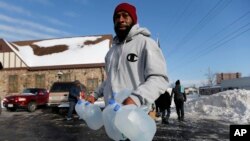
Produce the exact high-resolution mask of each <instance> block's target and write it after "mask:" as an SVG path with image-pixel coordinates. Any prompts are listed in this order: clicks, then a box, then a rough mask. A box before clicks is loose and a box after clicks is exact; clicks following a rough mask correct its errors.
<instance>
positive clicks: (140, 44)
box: [94, 3, 168, 108]
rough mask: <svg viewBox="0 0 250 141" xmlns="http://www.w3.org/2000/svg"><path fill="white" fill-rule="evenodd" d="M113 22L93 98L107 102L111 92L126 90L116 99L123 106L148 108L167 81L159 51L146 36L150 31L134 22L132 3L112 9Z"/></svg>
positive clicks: (161, 55)
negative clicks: (101, 76) (112, 33)
mask: <svg viewBox="0 0 250 141" xmlns="http://www.w3.org/2000/svg"><path fill="white" fill-rule="evenodd" d="M113 22H114V30H115V33H116V36H115V37H114V39H113V45H112V47H111V48H110V50H109V51H108V53H107V55H106V57H105V71H106V74H107V79H106V80H105V81H104V82H103V83H102V84H101V86H100V87H99V88H98V89H96V90H95V92H94V97H95V100H97V99H98V98H99V97H102V96H104V100H105V104H106V105H107V104H108V100H109V99H111V98H112V97H113V94H114V93H115V94H116V96H117V98H118V97H120V98H121V96H119V94H120V95H121V93H119V92H121V91H123V90H124V89H129V90H130V92H129V94H128V95H127V96H125V97H122V98H121V99H116V100H117V101H120V103H122V104H124V105H128V104H134V105H137V106H138V107H140V106H142V105H147V107H148V108H149V107H150V106H151V104H152V103H154V101H155V99H157V98H158V97H159V95H160V94H162V93H164V92H165V90H166V85H167V84H168V77H167V70H166V62H165V59H164V56H163V54H162V51H161V49H160V48H159V46H158V45H157V43H156V42H155V41H154V40H153V39H151V38H150V32H149V31H148V30H147V29H145V28H141V27H140V26H139V25H138V24H137V14H136V8H135V7H134V6H133V5H131V4H128V3H121V4H119V5H118V6H117V7H116V8H115V10H114V14H113ZM116 96H115V97H116Z"/></svg>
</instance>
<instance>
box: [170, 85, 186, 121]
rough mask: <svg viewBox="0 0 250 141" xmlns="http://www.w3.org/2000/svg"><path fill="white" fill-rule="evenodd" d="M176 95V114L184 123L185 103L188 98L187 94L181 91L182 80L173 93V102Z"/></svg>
mask: <svg viewBox="0 0 250 141" xmlns="http://www.w3.org/2000/svg"><path fill="white" fill-rule="evenodd" d="M173 95H174V103H175V107H176V113H177V116H178V120H179V121H184V102H186V100H187V97H186V94H185V92H182V91H181V83H180V80H177V81H176V82H175V87H174V88H173V89H172V92H171V100H172V97H173Z"/></svg>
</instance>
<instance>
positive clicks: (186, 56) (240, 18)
mask: <svg viewBox="0 0 250 141" xmlns="http://www.w3.org/2000/svg"><path fill="white" fill-rule="evenodd" d="M248 14H250V11H247V12H246V13H244V14H243V15H242V16H240V17H238V18H237V19H236V20H234V21H233V22H231V23H230V24H228V25H227V26H225V27H224V28H223V29H222V30H220V31H219V32H217V33H215V34H214V35H212V36H211V37H210V38H209V39H208V40H206V41H205V42H203V43H201V44H200V45H198V46H195V47H193V48H191V49H190V50H194V51H196V53H194V54H201V53H202V50H200V51H199V50H198V49H197V48H198V47H199V48H200V47H202V46H203V45H204V44H206V43H207V42H209V41H211V40H212V39H214V38H215V37H217V36H218V35H219V34H220V33H222V32H224V31H225V30H227V29H229V28H231V27H232V26H233V25H234V24H236V23H237V22H239V21H240V20H242V19H243V18H245V17H246V16H247V15H248ZM245 26H246V25H245ZM245 26H243V27H241V28H244V27H245ZM241 28H238V29H237V30H240V29H241ZM237 30H236V31H237ZM233 33H235V32H233ZM230 35H232V34H228V35H226V37H228V36H230ZM226 37H224V38H223V39H225V38H226ZM223 39H221V40H220V41H222V40H223ZM220 41H218V42H220ZM218 42H217V43H218ZM215 44H216V43H215ZM211 46H212V45H211ZM209 47H210V46H209ZM205 49H206V48H205ZM205 49H204V50H205ZM188 56H190V54H188V53H186V54H185V56H182V58H181V59H180V60H184V58H188ZM194 56H195V55H194ZM191 57H192V56H190V58H191ZM191 59H193V58H191ZM184 63H187V62H183V63H182V64H184Z"/></svg>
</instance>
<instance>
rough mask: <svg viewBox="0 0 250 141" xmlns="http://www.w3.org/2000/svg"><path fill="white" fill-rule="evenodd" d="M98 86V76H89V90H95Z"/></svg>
mask: <svg viewBox="0 0 250 141" xmlns="http://www.w3.org/2000/svg"><path fill="white" fill-rule="evenodd" d="M97 86H98V79H97V78H88V79H87V89H88V91H94V90H95V89H96V87H97Z"/></svg>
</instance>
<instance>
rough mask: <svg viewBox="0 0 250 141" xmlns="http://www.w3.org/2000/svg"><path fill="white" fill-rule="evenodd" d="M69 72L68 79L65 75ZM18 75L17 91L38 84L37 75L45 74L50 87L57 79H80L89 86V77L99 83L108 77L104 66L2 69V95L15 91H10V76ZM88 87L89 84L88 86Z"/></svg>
mask: <svg viewBox="0 0 250 141" xmlns="http://www.w3.org/2000/svg"><path fill="white" fill-rule="evenodd" d="M64 74H67V77H66V79H65V78H64V77H63V75H64ZM10 75H17V76H18V77H17V78H18V79H17V83H18V84H17V86H18V90H17V92H21V91H22V90H23V89H24V88H27V87H37V86H36V76H37V75H44V76H45V77H44V79H45V83H44V87H45V88H46V89H48V90H49V89H50V87H51V85H52V84H53V83H54V82H56V81H74V80H79V81H80V82H81V83H83V84H84V85H85V86H87V80H88V79H97V80H98V85H100V84H101V83H102V81H103V80H104V79H105V78H106V75H105V71H104V68H103V67H101V68H87V69H84V68H83V69H64V70H43V71H28V70H26V69H23V70H1V71H0V97H2V98H4V97H5V96H6V95H11V94H13V93H10V92H9V76H10ZM87 87H88V86H87Z"/></svg>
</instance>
